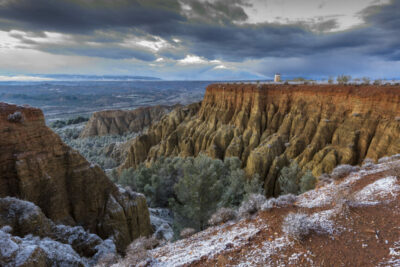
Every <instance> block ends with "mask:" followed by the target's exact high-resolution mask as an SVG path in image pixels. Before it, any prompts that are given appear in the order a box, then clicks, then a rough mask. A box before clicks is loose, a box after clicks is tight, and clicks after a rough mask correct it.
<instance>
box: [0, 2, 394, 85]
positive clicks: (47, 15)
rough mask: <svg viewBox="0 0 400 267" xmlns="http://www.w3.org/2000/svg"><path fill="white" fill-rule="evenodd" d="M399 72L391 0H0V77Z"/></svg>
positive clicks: (211, 77) (201, 77) (232, 76)
mask: <svg viewBox="0 0 400 267" xmlns="http://www.w3.org/2000/svg"><path fill="white" fill-rule="evenodd" d="M276 72H279V73H282V75H283V77H308V78H317V79H321V78H327V77H329V76H337V75H339V74H348V75H352V76H353V77H363V76H369V77H371V78H387V79H394V78H400V0H351V1H349V0H34V1H33V0H0V77H7V76H16V77H24V76H26V75H31V74H85V75H140V76H154V77H159V78H162V79H166V80H223V79H238V80H240V79H269V78H272V77H273V75H274V74H275V73H276Z"/></svg>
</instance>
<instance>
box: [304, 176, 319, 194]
mask: <svg viewBox="0 0 400 267" xmlns="http://www.w3.org/2000/svg"><path fill="white" fill-rule="evenodd" d="M316 183H317V179H315V177H314V176H313V175H312V173H311V171H307V172H306V173H305V174H304V175H303V176H302V177H301V179H300V193H301V194H302V193H304V192H307V191H309V190H312V189H314V188H315V184H316Z"/></svg>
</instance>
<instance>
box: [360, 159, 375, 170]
mask: <svg viewBox="0 0 400 267" xmlns="http://www.w3.org/2000/svg"><path fill="white" fill-rule="evenodd" d="M374 165H375V162H374V160H373V159H370V158H366V159H364V161H363V163H362V168H363V169H368V168H371V167H373V166H374Z"/></svg>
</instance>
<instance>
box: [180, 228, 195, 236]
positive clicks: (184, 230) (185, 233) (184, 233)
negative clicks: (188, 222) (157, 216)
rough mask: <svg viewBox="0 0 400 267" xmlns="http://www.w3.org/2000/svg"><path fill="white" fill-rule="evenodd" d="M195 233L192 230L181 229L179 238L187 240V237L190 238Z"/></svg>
mask: <svg viewBox="0 0 400 267" xmlns="http://www.w3.org/2000/svg"><path fill="white" fill-rule="evenodd" d="M195 233H196V230H194V229H193V228H184V229H182V231H181V233H180V236H181V238H188V237H189V236H192V235H194V234H195Z"/></svg>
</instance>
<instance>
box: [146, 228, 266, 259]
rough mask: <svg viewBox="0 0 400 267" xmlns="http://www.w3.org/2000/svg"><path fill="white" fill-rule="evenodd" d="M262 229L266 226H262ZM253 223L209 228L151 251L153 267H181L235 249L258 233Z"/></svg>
mask: <svg viewBox="0 0 400 267" xmlns="http://www.w3.org/2000/svg"><path fill="white" fill-rule="evenodd" d="M263 228H267V225H265V224H263ZM260 230H261V229H260V227H259V226H256V224H255V222H251V223H249V224H239V225H233V226H232V227H231V228H229V227H227V225H226V224H225V225H223V226H218V227H211V228H208V229H207V230H205V231H202V232H200V233H197V234H195V235H193V236H191V237H189V238H187V239H183V240H179V241H177V242H175V243H171V244H168V245H166V246H163V247H160V248H157V249H155V250H152V251H151V252H150V253H151V255H152V256H153V257H155V258H156V259H157V263H155V264H154V266H181V265H184V264H188V263H191V262H194V261H197V260H200V259H201V258H203V257H207V258H209V259H210V258H212V257H213V256H215V255H217V254H218V253H220V252H221V251H226V250H229V249H235V248H237V247H239V246H242V245H243V244H245V243H248V242H249V239H251V237H252V236H254V235H255V234H257V233H258V232H259V231H260Z"/></svg>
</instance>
